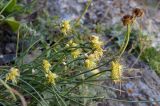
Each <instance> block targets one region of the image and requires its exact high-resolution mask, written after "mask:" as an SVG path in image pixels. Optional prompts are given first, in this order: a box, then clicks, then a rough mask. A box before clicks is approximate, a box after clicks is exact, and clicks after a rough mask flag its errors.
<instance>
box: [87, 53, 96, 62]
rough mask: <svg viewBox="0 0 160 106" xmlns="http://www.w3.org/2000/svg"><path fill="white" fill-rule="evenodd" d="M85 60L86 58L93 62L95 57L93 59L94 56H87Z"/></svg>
mask: <svg viewBox="0 0 160 106" xmlns="http://www.w3.org/2000/svg"><path fill="white" fill-rule="evenodd" d="M87 58H88V59H89V60H91V61H95V60H96V57H95V55H94V54H90V55H88V56H87Z"/></svg>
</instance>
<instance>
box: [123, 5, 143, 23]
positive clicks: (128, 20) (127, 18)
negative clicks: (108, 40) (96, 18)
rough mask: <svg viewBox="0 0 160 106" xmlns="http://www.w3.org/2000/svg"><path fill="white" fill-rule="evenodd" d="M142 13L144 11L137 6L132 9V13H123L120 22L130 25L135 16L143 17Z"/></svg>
mask: <svg viewBox="0 0 160 106" xmlns="http://www.w3.org/2000/svg"><path fill="white" fill-rule="evenodd" d="M143 15H144V11H143V9H139V8H135V9H133V11H132V15H128V14H127V15H124V16H123V17H122V22H123V25H124V26H126V25H130V24H132V23H133V22H134V20H135V19H136V18H137V17H143Z"/></svg>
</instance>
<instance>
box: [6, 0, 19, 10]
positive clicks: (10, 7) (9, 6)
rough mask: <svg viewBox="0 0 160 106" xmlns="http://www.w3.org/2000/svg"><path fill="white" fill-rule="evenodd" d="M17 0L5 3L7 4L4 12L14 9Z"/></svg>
mask: <svg viewBox="0 0 160 106" xmlns="http://www.w3.org/2000/svg"><path fill="white" fill-rule="evenodd" d="M16 3H17V0H10V1H9V2H8V4H7V6H6V7H5V10H4V11H6V12H12V11H13V9H14V6H16Z"/></svg>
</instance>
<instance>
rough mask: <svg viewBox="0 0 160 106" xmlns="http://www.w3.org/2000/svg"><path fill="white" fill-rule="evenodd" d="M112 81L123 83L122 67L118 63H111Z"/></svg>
mask: <svg viewBox="0 0 160 106" xmlns="http://www.w3.org/2000/svg"><path fill="white" fill-rule="evenodd" d="M111 69H112V70H111V79H112V80H113V81H114V82H115V83H117V82H120V81H121V77H122V65H121V64H120V63H119V62H118V61H112V62H111Z"/></svg>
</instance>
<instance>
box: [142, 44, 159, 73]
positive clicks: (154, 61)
mask: <svg viewBox="0 0 160 106" xmlns="http://www.w3.org/2000/svg"><path fill="white" fill-rule="evenodd" d="M141 59H142V60H143V61H145V62H147V63H148V64H149V65H150V67H151V68H152V69H153V70H155V71H156V73H157V74H158V75H160V51H158V50H156V48H154V47H150V48H146V49H145V50H144V52H143V53H142V55H141Z"/></svg>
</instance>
